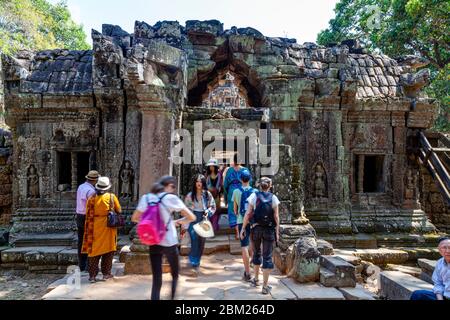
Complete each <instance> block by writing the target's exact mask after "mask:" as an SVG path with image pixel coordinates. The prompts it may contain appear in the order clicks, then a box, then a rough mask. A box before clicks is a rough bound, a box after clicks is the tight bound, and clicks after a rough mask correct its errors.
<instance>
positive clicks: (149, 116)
mask: <svg viewBox="0 0 450 320" xmlns="http://www.w3.org/2000/svg"><path fill="white" fill-rule="evenodd" d="M173 121H174V120H173V119H172V113H171V112H170V111H168V110H161V109H157V110H152V109H144V110H142V128H141V148H140V152H141V156H140V165H139V196H141V195H143V194H145V193H147V192H149V190H150V188H151V186H152V184H153V183H155V182H156V181H157V180H158V179H159V178H160V177H161V176H163V175H168V174H170V172H171V170H170V167H171V165H172V163H171V160H170V146H171V143H170V138H171V128H172V122H173Z"/></svg>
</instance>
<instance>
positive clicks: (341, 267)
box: [320, 256, 355, 274]
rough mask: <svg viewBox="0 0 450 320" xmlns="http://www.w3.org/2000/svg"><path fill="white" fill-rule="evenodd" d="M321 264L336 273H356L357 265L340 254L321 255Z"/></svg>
mask: <svg viewBox="0 0 450 320" xmlns="http://www.w3.org/2000/svg"><path fill="white" fill-rule="evenodd" d="M320 265H321V266H322V267H324V268H326V269H328V270H330V271H331V272H333V273H334V274H338V273H351V274H354V273H355V267H354V266H353V265H352V264H350V263H348V262H347V261H345V260H344V259H342V258H341V257H339V256H321V257H320Z"/></svg>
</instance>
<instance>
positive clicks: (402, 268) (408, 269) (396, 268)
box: [385, 264, 422, 278]
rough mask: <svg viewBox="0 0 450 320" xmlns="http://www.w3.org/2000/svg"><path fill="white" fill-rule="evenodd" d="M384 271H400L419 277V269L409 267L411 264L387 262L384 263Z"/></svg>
mask: <svg viewBox="0 0 450 320" xmlns="http://www.w3.org/2000/svg"><path fill="white" fill-rule="evenodd" d="M385 270H386V271H400V272H403V273H406V274H409V275H411V276H413V277H416V278H419V277H420V273H421V271H422V270H421V269H420V268H417V267H411V266H402V265H397V264H387V265H386V269H385Z"/></svg>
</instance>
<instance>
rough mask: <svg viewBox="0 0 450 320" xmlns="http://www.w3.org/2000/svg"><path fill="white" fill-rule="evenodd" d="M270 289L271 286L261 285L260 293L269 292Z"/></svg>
mask: <svg viewBox="0 0 450 320" xmlns="http://www.w3.org/2000/svg"><path fill="white" fill-rule="evenodd" d="M271 290H272V287H271V286H263V287H262V290H261V293H262V294H269V293H270V291H271Z"/></svg>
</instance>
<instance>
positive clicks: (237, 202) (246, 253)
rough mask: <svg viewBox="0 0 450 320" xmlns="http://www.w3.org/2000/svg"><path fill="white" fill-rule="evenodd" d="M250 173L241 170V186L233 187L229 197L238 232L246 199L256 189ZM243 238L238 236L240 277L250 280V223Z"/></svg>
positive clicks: (246, 204) (246, 207)
mask: <svg viewBox="0 0 450 320" xmlns="http://www.w3.org/2000/svg"><path fill="white" fill-rule="evenodd" d="M251 178H252V175H251V174H250V171H248V170H244V171H242V172H241V182H242V186H241V187H239V188H238V189H235V190H234V192H233V196H232V197H231V199H232V200H233V204H234V213H235V214H236V216H237V223H238V230H239V233H240V232H241V231H242V222H243V220H244V215H245V213H246V212H247V209H248V202H247V199H248V198H249V197H250V196H251V195H252V194H253V193H255V192H257V191H258V190H256V189H254V188H252V187H251V186H250V180H251ZM245 231H246V232H245V236H244V238H240V241H241V249H242V261H243V262H244V270H245V271H244V276H243V277H242V279H243V280H245V281H250V280H251V275H250V256H251V254H252V249H251V248H250V250H249V244H250V224H248V225H247V228H246V230H245Z"/></svg>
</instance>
